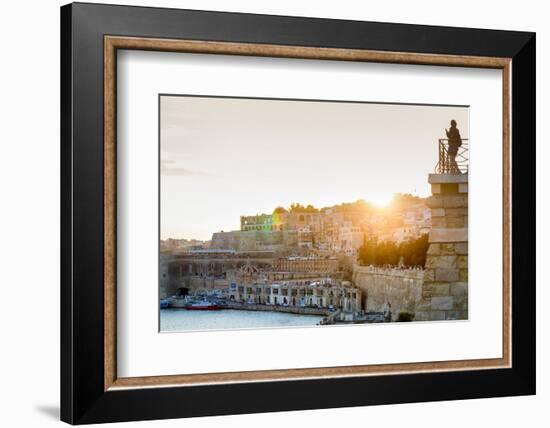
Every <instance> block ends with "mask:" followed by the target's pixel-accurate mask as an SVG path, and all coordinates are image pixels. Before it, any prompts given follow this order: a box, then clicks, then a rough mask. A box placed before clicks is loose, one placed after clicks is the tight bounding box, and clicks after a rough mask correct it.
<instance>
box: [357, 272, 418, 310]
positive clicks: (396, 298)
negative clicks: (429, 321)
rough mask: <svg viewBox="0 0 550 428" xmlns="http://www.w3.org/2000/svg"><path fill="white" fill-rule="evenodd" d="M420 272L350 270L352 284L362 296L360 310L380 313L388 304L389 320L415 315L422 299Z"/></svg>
mask: <svg viewBox="0 0 550 428" xmlns="http://www.w3.org/2000/svg"><path fill="white" fill-rule="evenodd" d="M423 282H424V271H423V270H421V269H401V268H379V267H372V266H358V265H355V266H354V268H353V284H354V286H355V287H357V288H359V289H360V290H361V291H362V292H363V301H362V307H363V309H365V310H366V311H375V312H382V311H384V310H386V307H387V304H388V303H390V304H391V312H392V319H393V320H397V317H398V316H399V313H400V312H409V313H415V312H416V305H417V303H418V302H420V300H421V298H422V284H423Z"/></svg>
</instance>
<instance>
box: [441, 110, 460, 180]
mask: <svg viewBox="0 0 550 428" xmlns="http://www.w3.org/2000/svg"><path fill="white" fill-rule="evenodd" d="M445 132H446V133H447V138H448V139H449V149H448V151H447V153H448V155H449V163H450V172H451V173H452V174H460V173H461V171H460V168H458V165H457V164H456V155H457V153H458V148H459V147H460V146H461V145H462V138H461V137H460V131H459V130H458V128H457V127H456V120H454V119H453V120H451V127H450V128H449V129H446V128H445Z"/></svg>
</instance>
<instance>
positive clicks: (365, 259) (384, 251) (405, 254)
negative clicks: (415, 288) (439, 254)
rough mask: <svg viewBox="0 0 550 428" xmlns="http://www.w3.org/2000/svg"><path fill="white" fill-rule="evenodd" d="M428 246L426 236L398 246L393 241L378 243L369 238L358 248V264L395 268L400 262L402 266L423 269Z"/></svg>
mask: <svg viewBox="0 0 550 428" xmlns="http://www.w3.org/2000/svg"><path fill="white" fill-rule="evenodd" d="M429 245H430V244H429V242H428V234H425V235H422V236H421V237H419V238H416V239H409V240H407V241H404V242H402V243H401V244H399V245H397V244H396V243H395V242H393V241H382V242H378V241H377V240H376V239H373V238H370V239H366V240H365V242H364V243H363V245H362V246H361V248H359V262H360V263H361V264H362V265H364V266H368V265H373V266H386V265H391V266H397V265H398V264H399V263H400V261H402V263H403V265H404V266H409V267H415V266H422V267H423V266H424V264H425V263H426V254H427V252H428V247H429Z"/></svg>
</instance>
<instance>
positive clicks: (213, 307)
mask: <svg viewBox="0 0 550 428" xmlns="http://www.w3.org/2000/svg"><path fill="white" fill-rule="evenodd" d="M221 308H222V307H221V306H220V305H218V304H217V303H212V302H208V301H206V300H204V301H202V302H193V303H189V304H188V305H185V309H187V310H188V311H219V310H220V309H221Z"/></svg>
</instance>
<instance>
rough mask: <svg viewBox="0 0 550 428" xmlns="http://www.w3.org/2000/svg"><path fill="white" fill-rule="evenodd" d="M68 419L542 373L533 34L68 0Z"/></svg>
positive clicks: (434, 395) (405, 390) (517, 385)
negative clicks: (537, 347) (538, 337)
mask: <svg viewBox="0 0 550 428" xmlns="http://www.w3.org/2000/svg"><path fill="white" fill-rule="evenodd" d="M61 57H62V58H61V105H62V111H61V130H62V137H61V157H62V159H61V168H62V170H61V192H62V193H61V194H62V206H61V213H62V219H61V221H62V234H61V244H62V245H61V246H62V264H61V272H62V282H61V367H62V370H61V418H62V420H64V421H66V422H68V423H71V424H86V423H99V422H117V421H129V420H145V419H162V418H179V417H191V416H204V415H223V414H237V413H252V412H254V413H258V412H271V411H283V410H299V409H316V408H328V407H344V406H363V405H374V404H389V403H406V402H417V401H436V400H453V399H465V398H478V397H496V396H511V395H527V394H534V393H535V334H534V332H535V257H534V255H535V35H534V34H533V33H527V32H510V31H495V30H481V29H465V28H448V27H434V26H418V25H408V24H391V23H372V22H357V21H340V20H327V19H313V18H298V17H282V16H266V15H250V14H235V13H220V12H205V11H192V10H176V9H160V8H140V7H128V6H113V5H92V4H78V3H76V4H70V5H67V6H63V7H62V8H61Z"/></svg>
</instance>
